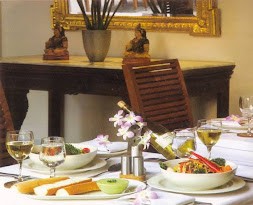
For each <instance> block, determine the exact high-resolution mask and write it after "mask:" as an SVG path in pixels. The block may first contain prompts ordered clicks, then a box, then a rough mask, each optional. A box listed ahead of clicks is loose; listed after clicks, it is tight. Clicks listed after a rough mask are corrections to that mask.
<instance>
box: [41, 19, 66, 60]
mask: <svg viewBox="0 0 253 205" xmlns="http://www.w3.org/2000/svg"><path fill="white" fill-rule="evenodd" d="M44 52H45V54H44V55H43V59H44V60H68V59H69V52H68V39H67V37H66V36H65V30H64V28H63V27H61V26H60V24H58V23H57V24H56V25H55V27H54V35H53V36H52V37H51V38H49V40H48V41H47V42H46V43H45V50H44Z"/></svg>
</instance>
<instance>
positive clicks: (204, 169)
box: [160, 152, 232, 174]
mask: <svg viewBox="0 0 253 205" xmlns="http://www.w3.org/2000/svg"><path fill="white" fill-rule="evenodd" d="M191 154H192V155H193V156H195V158H189V159H188V160H186V161H184V162H180V163H179V164H177V165H176V166H174V167H173V168H172V170H173V171H174V172H178V173H189V174H208V173H219V172H227V171H230V170H232V167H231V166H230V165H226V160H225V159H223V158H215V159H212V160H208V159H207V158H205V157H203V156H201V155H199V154H197V153H195V152H192V153H191ZM160 167H161V168H162V169H165V170H167V169H170V170H171V168H168V167H167V165H166V164H165V163H163V162H161V163H160Z"/></svg>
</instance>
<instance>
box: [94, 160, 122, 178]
mask: <svg viewBox="0 0 253 205" xmlns="http://www.w3.org/2000/svg"><path fill="white" fill-rule="evenodd" d="M120 170H121V163H116V164H112V165H110V166H109V167H108V169H107V170H105V171H103V172H100V173H98V174H95V175H92V177H97V176H99V175H101V174H104V173H106V172H117V171H120Z"/></svg>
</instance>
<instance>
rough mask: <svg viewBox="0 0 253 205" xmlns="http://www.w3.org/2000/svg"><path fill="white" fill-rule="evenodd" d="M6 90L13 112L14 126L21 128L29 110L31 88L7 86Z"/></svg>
mask: <svg viewBox="0 0 253 205" xmlns="http://www.w3.org/2000/svg"><path fill="white" fill-rule="evenodd" d="M4 91H5V95H6V99H7V102H8V105H9V109H10V112H11V117H12V121H13V125H14V128H15V129H16V130H19V129H20V128H21V126H22V124H23V122H24V120H25V117H26V114H27V111H28V99H27V93H29V90H23V89H22V90H19V89H10V88H8V89H6V88H5V89H4Z"/></svg>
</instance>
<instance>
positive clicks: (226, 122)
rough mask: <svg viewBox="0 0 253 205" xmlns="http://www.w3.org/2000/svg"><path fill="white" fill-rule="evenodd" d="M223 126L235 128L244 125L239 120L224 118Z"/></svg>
mask: <svg viewBox="0 0 253 205" xmlns="http://www.w3.org/2000/svg"><path fill="white" fill-rule="evenodd" d="M222 126H223V127H235V128H240V127H242V126H241V125H240V124H239V122H236V121H232V120H223V121H222Z"/></svg>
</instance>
